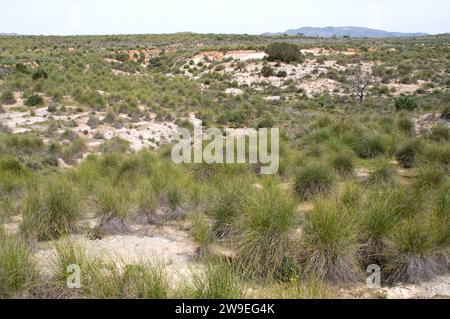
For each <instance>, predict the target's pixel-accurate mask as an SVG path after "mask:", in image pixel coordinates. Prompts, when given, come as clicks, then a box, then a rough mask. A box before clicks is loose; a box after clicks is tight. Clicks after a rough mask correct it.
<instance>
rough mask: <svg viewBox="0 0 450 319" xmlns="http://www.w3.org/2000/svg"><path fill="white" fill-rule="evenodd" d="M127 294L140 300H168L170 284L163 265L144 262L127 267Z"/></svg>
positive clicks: (124, 278)
mask: <svg viewBox="0 0 450 319" xmlns="http://www.w3.org/2000/svg"><path fill="white" fill-rule="evenodd" d="M123 281H124V285H125V294H126V295H127V296H129V297H134V298H138V299H166V298H168V296H169V287H170V282H169V278H168V276H167V274H166V270H165V268H164V266H163V265H159V264H154V263H150V262H143V263H140V264H139V265H127V266H125V270H124V274H123Z"/></svg>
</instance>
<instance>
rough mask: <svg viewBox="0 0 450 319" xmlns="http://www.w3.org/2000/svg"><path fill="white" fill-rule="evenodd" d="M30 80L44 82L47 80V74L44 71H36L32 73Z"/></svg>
mask: <svg viewBox="0 0 450 319" xmlns="http://www.w3.org/2000/svg"><path fill="white" fill-rule="evenodd" d="M32 78H33V80H34V81H37V80H41V79H42V80H46V79H47V78H48V74H47V72H45V71H44V70H37V71H36V72H34V73H33V75H32Z"/></svg>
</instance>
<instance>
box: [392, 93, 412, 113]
mask: <svg viewBox="0 0 450 319" xmlns="http://www.w3.org/2000/svg"><path fill="white" fill-rule="evenodd" d="M416 108H417V101H416V99H415V98H414V97H413V96H409V95H407V96H400V97H398V98H396V99H395V109H396V110H397V111H401V110H406V111H413V110H415V109H416Z"/></svg>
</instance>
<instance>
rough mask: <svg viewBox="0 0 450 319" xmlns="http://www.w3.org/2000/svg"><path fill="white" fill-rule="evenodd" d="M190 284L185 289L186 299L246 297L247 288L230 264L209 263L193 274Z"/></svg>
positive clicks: (220, 261)
mask: <svg viewBox="0 0 450 319" xmlns="http://www.w3.org/2000/svg"><path fill="white" fill-rule="evenodd" d="M188 281H189V283H188V284H187V285H186V287H185V288H184V289H183V291H182V293H183V296H184V297H187V298H194V299H240V298H243V297H244V291H245V286H244V285H243V283H242V281H241V279H240V278H239V276H238V275H237V273H236V268H235V267H233V265H231V264H230V263H229V262H227V261H223V260H219V261H207V262H206V264H205V265H204V266H203V267H201V268H200V270H195V271H192V272H191V278H190V279H188Z"/></svg>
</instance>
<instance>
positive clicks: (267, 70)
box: [261, 65, 275, 78]
mask: <svg viewBox="0 0 450 319" xmlns="http://www.w3.org/2000/svg"><path fill="white" fill-rule="evenodd" d="M274 74H275V72H274V70H273V69H272V68H271V67H270V66H268V65H264V66H263V67H262V69H261V75H262V76H263V77H265V78H268V77H271V76H274Z"/></svg>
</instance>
